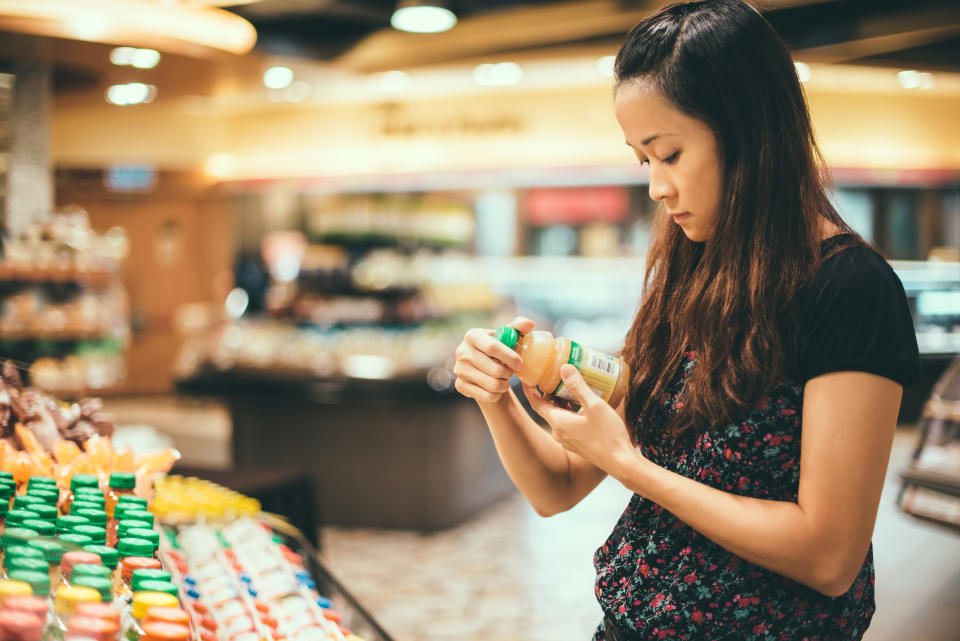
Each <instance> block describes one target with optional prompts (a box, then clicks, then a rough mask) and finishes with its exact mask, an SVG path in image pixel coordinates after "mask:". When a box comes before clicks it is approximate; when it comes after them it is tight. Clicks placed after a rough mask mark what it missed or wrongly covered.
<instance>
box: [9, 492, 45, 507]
mask: <svg viewBox="0 0 960 641" xmlns="http://www.w3.org/2000/svg"><path fill="white" fill-rule="evenodd" d="M46 504H47V501H46V500H45V499H43V498H41V497H39V496H32V495H30V494H26V495H23V496H18V497H17V498H15V499H13V508H14V509H15V510H19V509H25V510H29V509H30V506H32V505H46Z"/></svg>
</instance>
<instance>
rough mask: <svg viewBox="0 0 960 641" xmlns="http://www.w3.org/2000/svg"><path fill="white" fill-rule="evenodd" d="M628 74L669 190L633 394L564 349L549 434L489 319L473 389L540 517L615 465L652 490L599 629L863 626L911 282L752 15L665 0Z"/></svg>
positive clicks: (629, 103) (538, 404)
mask: <svg viewBox="0 0 960 641" xmlns="http://www.w3.org/2000/svg"><path fill="white" fill-rule="evenodd" d="M615 69H616V94H615V111H616V116H617V120H618V122H619V123H620V126H621V128H622V129H623V132H624V135H625V137H626V142H627V144H628V145H629V146H630V147H632V148H633V151H634V152H635V153H636V155H637V158H638V159H639V161H640V162H641V163H643V164H649V168H650V197H651V198H653V199H654V200H657V201H659V202H660V203H661V212H660V214H659V220H658V225H659V227H658V230H657V234H656V237H655V240H654V242H653V246H652V247H651V249H650V252H649V256H648V263H647V273H646V288H645V293H644V296H643V300H642V301H641V305H640V309H639V311H638V313H637V316H636V318H635V320H634V322H633V326H632V327H631V329H630V331H629V334H628V335H627V338H626V342H625V346H624V349H623V352H622V356H623V358H624V359H625V360H626V361H627V363H628V364H629V365H630V367H631V372H632V380H631V384H630V392H629V394H628V396H627V399H626V400H625V402H624V404H623V405H622V406H621V407H620V408H617V409H614V408H612V407H610V406H609V405H607V404H606V403H604V402H603V401H602V400H601V399H600V398H599V397H598V396H597V395H596V394H594V393H593V392H592V391H591V390H590V389H589V388H588V387H587V386H586V383H585V382H584V380H583V378H582V377H581V376H580V375H579V374H578V372H577V370H576V369H575V368H574V367H573V366H570V365H565V366H564V367H563V372H562V375H563V380H564V383H565V384H566V385H567V386H569V387H570V388H571V390H573V392H574V394H575V395H576V397H577V400H578V403H579V404H580V406H581V409H580V410H579V411H577V412H572V411H569V410H567V409H563V408H560V407H558V406H556V405H554V404H552V403H550V402H549V401H548V399H545V398H543V397H542V396H541V395H540V393H539V392H538V391H537V390H535V389H527V388H525V389H524V392H525V394H526V396H527V398H528V399H529V401H530V404H531V406H532V407H533V409H534V410H536V412H537V413H539V414H540V415H541V416H542V417H543V418H544V419H545V420H546V421H547V422H548V423H549V424H550V427H551V428H552V429H551V432H547V431H544V430H542V429H541V428H540V427H538V425H537V424H536V423H535V422H534V421H533V420H532V419H531V418H530V417H529V416H528V415H527V414H526V413H525V412H524V410H523V408H522V406H521V405H520V403H519V401H518V399H517V397H516V396H515V395H514V394H513V392H512V391H511V390H510V387H509V380H510V377H511V375H512V374H513V373H514V372H516V371H519V370H521V369H522V368H523V362H522V359H521V358H520V357H519V356H518V355H517V354H516V353H515V352H513V351H512V350H510V349H508V348H506V347H505V346H504V345H501V344H499V343H498V342H496V341H495V340H494V339H493V338H492V337H491V332H490V330H480V329H477V330H471V331H470V332H468V333H467V335H466V336H465V338H464V341H463V343H462V344H461V346H460V347H459V348H458V350H457V365H456V368H455V373H456V374H457V377H458V381H457V389H458V390H459V391H460V392H461V393H463V394H464V395H466V396H469V397H472V398H474V399H476V401H477V402H478V404H479V405H480V408H481V410H482V411H483V414H484V417H485V418H486V420H487V423H488V424H489V427H490V430H491V433H492V435H493V438H494V441H495V443H496V447H497V450H498V452H499V454H500V457H501V459H502V461H503V463H504V466H505V468H506V470H507V472H508V473H509V474H510V476H511V478H512V479H513V481H514V482H515V484H516V485H517V487H518V488H519V489H520V490H521V492H523V494H524V495H525V496H526V497H527V499H528V500H529V501H530V503H531V505H532V506H533V507H534V508H535V509H536V511H537V512H538V513H539V514H541V515H543V516H549V515H552V514H556V513H558V512H561V511H564V510H568V509H570V508H571V507H573V506H574V505H576V504H577V503H578V502H579V501H580V500H581V499H583V498H584V497H585V496H586V495H587V494H588V493H590V492H591V491H592V490H593V489H594V488H595V487H596V486H597V484H598V483H600V481H601V480H602V479H603V478H604V477H606V476H607V475H610V476H613V477H614V478H616V479H617V480H618V481H620V482H621V483H623V485H624V486H626V487H627V488H629V489H631V490H633V491H634V492H635V494H634V496H633V498H632V500H631V501H630V504H629V506H628V507H627V509H626V510H625V511H624V513H623V516H622V517H621V519H620V521H619V522H618V524H617V526H616V527H615V529H614V531H613V533H612V534H611V535H610V537H609V539H608V540H607V541H606V542H605V543H604V544H603V545H602V546H601V547H600V549H599V550H598V551H597V553H596V555H595V559H594V560H595V565H596V568H597V583H596V593H597V597H598V599H599V601H600V604H601V606H602V608H603V611H604V614H605V619H604V621H603V623H602V624H601V626H600V627H599V629H598V630H597V634H596V636H595V639H597V640H603V639H608V640H609V639H624V640H628V639H629V640H632V639H663V638H675V639H689V640H698V641H699V640H702V639H737V640H743V639H770V640H786V639H791V640H793V639H796V640H797V641H800V640H801V639H809V640H811V641H812V640H814V639H819V640H826V639H844V640H847V639H860V638H861V637H862V635H863V633H864V630H865V629H866V628H867V626H868V624H869V622H870V619H871V616H872V615H873V611H874V597H873V583H874V572H873V555H872V546H871V543H870V539H871V536H872V532H873V526H874V522H875V519H876V514H877V507H878V503H879V500H880V494H881V490H882V488H883V481H884V476H885V473H886V465H887V461H888V458H889V455H890V449H891V445H892V440H893V435H894V430H895V428H896V422H897V413H898V410H899V406H900V399H901V393H902V388H903V386H904V385H906V384H908V383H910V382H911V381H912V380H913V379H914V378H915V377H916V375H917V371H918V367H919V358H918V354H917V344H916V338H915V335H914V332H913V325H912V320H911V316H910V312H909V308H908V306H907V302H906V296H905V294H904V291H903V287H902V285H901V283H900V281H899V279H898V278H897V276H896V275H895V273H894V272H893V271H892V270H891V268H890V267H889V266H888V265H887V263H886V262H885V261H884V260H883V258H882V257H881V256H880V255H879V254H877V253H876V252H875V251H874V250H873V249H871V248H870V247H869V246H868V245H867V244H866V243H865V242H864V241H863V240H862V239H861V238H860V237H859V236H857V235H856V234H855V233H854V232H853V231H852V230H851V229H850V227H849V226H847V225H846V224H845V223H844V222H843V220H842V219H841V218H840V216H839V215H838V214H837V212H836V211H835V209H834V208H833V206H832V205H831V204H830V201H829V199H828V196H827V193H826V189H825V185H824V181H823V179H822V177H821V173H820V170H819V169H818V166H819V165H818V161H819V160H820V156H819V152H818V150H817V147H816V144H815V142H814V138H813V132H812V128H811V125H810V119H809V115H808V113H807V109H806V105H805V103H804V98H803V93H802V90H801V88H800V84H799V82H798V79H797V76H796V72H795V70H794V66H793V63H792V61H791V59H790V55H789V52H788V51H787V49H786V47H785V46H784V44H783V42H782V41H781V40H780V39H779V38H778V36H777V35H776V33H775V32H774V31H773V29H772V28H771V27H770V25H769V24H768V23H767V22H766V21H765V20H764V19H763V17H762V16H761V15H760V14H759V13H758V12H757V11H755V10H754V9H753V8H751V7H750V6H748V5H746V4H743V3H741V2H737V1H735V0H705V1H703V2H690V3H687V4H675V5H670V6H668V7H665V8H663V9H661V10H660V11H658V12H657V13H655V14H653V15H652V16H650V17H649V18H647V19H645V20H643V21H642V22H641V23H640V24H638V25H637V26H636V27H635V28H634V29H633V30H632V31H631V32H630V33H629V35H628V36H627V39H626V41H625V43H624V45H623V47H622V48H621V50H620V53H619V55H618V56H617V61H616V66H615ZM513 326H514V327H515V328H516V329H517V330H519V331H520V332H521V333H525V332H529V331H531V330H532V329H533V323H532V322H531V321H529V320H527V319H522V318H521V319H517V320H516V321H515V322H514V323H513Z"/></svg>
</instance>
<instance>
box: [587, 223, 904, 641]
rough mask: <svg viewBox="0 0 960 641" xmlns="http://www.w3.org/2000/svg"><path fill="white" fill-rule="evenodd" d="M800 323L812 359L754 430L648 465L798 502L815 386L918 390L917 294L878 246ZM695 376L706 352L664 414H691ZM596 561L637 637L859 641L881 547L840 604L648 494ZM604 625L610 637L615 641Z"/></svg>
mask: <svg viewBox="0 0 960 641" xmlns="http://www.w3.org/2000/svg"><path fill="white" fill-rule="evenodd" d="M834 238H835V239H836V240H834V239H828V240H827V241H825V242H824V246H823V249H824V250H825V251H826V250H828V249H830V247H831V244H832V243H834V242H839V241H840V239H837V237H834ZM797 313H798V315H799V319H800V325H799V327H800V330H799V331H800V337H801V341H800V343H799V345H800V348H799V353H800V354H801V355H802V356H800V357H797V358H795V359H793V362H792V365H791V367H789V368H788V371H790V372H791V374H790V376H788V377H786V378H785V380H783V382H782V383H781V384H780V385H778V386H777V387H776V388H775V389H773V390H772V391H771V392H770V394H769V395H768V396H767V397H765V398H764V399H763V400H762V401H761V402H760V403H759V404H758V405H757V407H755V408H754V409H753V410H752V411H751V412H750V413H749V414H748V415H747V416H746V417H745V418H744V419H743V420H741V421H739V422H737V423H732V424H729V425H724V426H721V427H719V428H718V429H715V430H711V431H709V432H708V433H707V434H705V435H702V436H700V437H699V438H698V439H697V440H696V442H695V444H694V445H692V446H687V447H682V446H677V447H674V446H673V445H672V443H670V442H668V441H666V440H665V439H659V440H655V441H654V442H652V443H650V444H645V445H643V446H642V447H641V452H642V453H643V455H644V456H646V457H647V458H648V459H650V460H651V461H652V462H654V463H656V464H657V465H660V466H661V467H664V468H666V469H668V470H671V471H673V472H676V473H678V474H681V475H683V476H686V477H688V478H691V479H695V480H697V481H699V482H701V483H705V484H707V485H709V486H711V487H715V488H718V489H721V490H724V491H726V492H732V493H735V494H739V495H742V496H751V497H755V498H762V499H769V500H778V501H792V502H796V501H797V491H798V487H799V479H800V441H801V432H802V431H801V419H802V415H803V385H802V382H805V381H807V380H809V379H810V378H813V377H815V376H818V375H820V374H823V373H826V372H830V371H850V370H854V371H867V372H872V373H876V374H879V375H883V376H887V377H889V378H892V379H894V380H896V381H897V382H900V383H901V384H909V383H910V382H912V381H913V380H914V379H915V378H916V376H917V374H918V368H919V357H918V355H917V345H916V336H915V334H914V332H913V325H912V320H911V316H910V311H909V307H908V306H907V301H906V296H905V294H904V292H903V286H902V284H901V283H900V280H899V279H898V278H897V276H896V274H895V273H894V272H893V270H892V269H891V268H890V267H889V265H888V264H887V263H886V261H884V260H883V258H882V257H881V256H879V254H877V253H876V252H874V251H873V250H871V249H869V248H867V247H861V246H857V247H850V248H846V249H843V250H841V251H839V252H838V253H836V254H835V255H833V256H831V257H829V258H827V259H826V261H825V262H824V264H823V267H822V269H821V271H820V273H819V274H818V276H817V279H816V280H815V282H814V283H813V285H812V286H811V287H810V288H809V291H808V292H806V293H805V294H804V295H803V296H801V298H800V302H799V304H798V311H797ZM695 366H696V353H695V352H688V353H687V354H686V359H685V365H684V367H683V368H682V370H681V371H680V372H679V373H678V375H677V377H676V378H675V380H674V382H673V384H672V387H671V389H670V391H669V393H668V394H666V395H665V396H664V397H663V398H662V399H661V407H662V409H663V413H662V415H661V416H662V417H663V418H666V417H667V415H668V413H669V412H671V411H673V410H675V409H676V408H677V407H678V406H679V405H681V404H682V402H683V401H682V397H683V388H684V383H685V381H686V379H687V377H688V376H689V374H690V372H691V370H692V369H693V367H695ZM838 427H840V426H838ZM594 564H595V566H596V569H597V583H596V594H597V598H598V600H599V601H600V605H601V607H602V608H603V611H604V614H605V615H606V617H607V619H609V620H610V621H612V622H613V623H614V624H615V625H616V626H617V628H619V629H620V630H621V631H622V632H623V633H624V634H625V635H629V638H631V639H632V638H636V639H675V640H677V641H680V640H684V639H686V640H689V641H706V640H710V639H716V640H719V639H731V640H733V639H736V640H737V641H761V640H762V641H787V640H789V641H827V640H830V641H834V640H836V641H839V640H844V641H848V640H857V639H860V638H861V637H862V636H863V633H864V631H865V630H866V629H867V626H868V625H869V624H870V619H871V617H872V616H873V612H874V610H875V605H874V566H873V546H872V545H871V546H870V549H869V550H868V552H867V555H866V558H865V559H864V561H863V566H862V567H861V569H860V573H859V574H858V575H857V577H856V580H855V581H854V582H853V585H852V586H851V587H850V589H849V591H848V592H847V593H846V594H844V595H842V596H840V597H836V598H832V597H828V596H826V595H824V594H822V593H820V592H817V591H816V590H813V589H811V588H809V587H807V586H804V585H802V584H800V583H797V582H796V581H793V580H792V579H789V578H787V577H785V576H783V575H781V574H778V573H776V572H773V571H771V570H767V569H765V568H763V567H760V566H758V565H754V564H753V563H750V562H748V561H746V560H744V559H743V558H741V557H739V556H737V555H735V554H732V553H730V552H728V551H727V550H726V549H724V548H722V547H720V546H719V545H717V544H716V543H714V542H713V541H711V540H710V539H708V538H706V537H705V536H703V535H701V534H700V533H699V532H697V531H696V530H694V529H693V528H691V527H690V526H689V525H687V524H686V523H684V522H683V521H681V520H679V519H678V518H676V517H675V516H674V515H673V514H671V513H670V512H668V511H666V510H664V509H663V508H661V507H660V506H659V505H657V504H655V503H653V502H652V501H649V500H647V499H645V498H644V497H642V496H640V495H638V494H635V495H634V496H633V497H632V499H631V500H630V504H629V505H628V506H627V509H626V510H625V511H624V513H623V516H622V517H621V518H620V520H619V522H618V523H617V525H616V527H615V528H614V530H613V533H612V534H611V535H610V537H609V538H608V539H607V541H606V542H605V543H604V544H603V545H602V546H601V547H600V549H598V550H597V552H596V554H595V556H594ZM603 627H604V624H601V626H600V627H599V628H598V630H597V633H596V635H595V636H594V639H595V640H596V641H603V639H604V630H603Z"/></svg>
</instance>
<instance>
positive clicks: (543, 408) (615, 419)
mask: <svg viewBox="0 0 960 641" xmlns="http://www.w3.org/2000/svg"><path fill="white" fill-rule="evenodd" d="M560 376H561V378H562V379H563V384H564V386H565V387H566V388H567V389H569V390H570V393H571V394H572V395H573V397H574V400H575V401H576V403H577V404H578V405H580V410H579V411H578V412H572V411H570V410H568V409H564V408H562V407H558V406H557V405H555V404H553V403H551V402H550V401H548V400H547V399H545V398H543V396H542V395H541V394H540V392H539V391H537V388H535V387H527V386H526V385H524V386H523V392H524V394H525V395H526V397H527V400H528V401H530V406H531V407H532V408H533V410H534V411H535V412H536V413H537V414H539V415H540V416H542V417H543V419H544V420H545V421H547V423H549V424H550V427H551V428H552V429H553V438H554V439H555V440H556V441H557V442H558V443H560V445H562V446H563V448H564V449H566V450H567V451H570V452H573V453H574V454H578V455H579V456H582V457H583V458H585V459H587V460H588V461H590V462H591V463H593V464H594V465H596V466H597V467H598V468H600V469H602V470H604V471H605V472H607V473H608V474H610V475H611V476H616V474H615V473H614V470H616V469H617V467H618V466H619V465H620V464H622V463H623V462H624V461H626V460H628V459H629V458H630V457H632V456H636V454H635V451H634V448H633V444H632V443H631V442H630V437H629V435H628V434H627V427H626V424H625V423H624V422H623V419H622V418H621V417H620V415H619V414H618V413H617V411H616V410H615V409H613V408H612V407H610V404H609V403H607V402H606V401H604V400H603V399H602V398H601V397H600V396H599V395H597V394H596V393H595V392H594V391H593V390H592V389H590V388H589V387H588V386H587V382H586V381H585V380H583V376H582V375H581V374H580V372H579V371H577V368H576V367H574V366H573V365H569V364H568V365H564V366H563V367H561V368H560Z"/></svg>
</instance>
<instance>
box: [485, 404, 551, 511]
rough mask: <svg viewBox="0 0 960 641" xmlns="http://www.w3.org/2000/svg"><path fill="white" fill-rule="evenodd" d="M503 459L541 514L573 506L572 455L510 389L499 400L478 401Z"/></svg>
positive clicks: (510, 472)
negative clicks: (537, 420)
mask: <svg viewBox="0 0 960 641" xmlns="http://www.w3.org/2000/svg"><path fill="white" fill-rule="evenodd" d="M478 405H479V406H480V411H481V412H483V417H484V418H485V419H486V421H487V425H488V426H489V428H490V434H491V435H492V436H493V442H494V445H495V446H496V448H497V453H498V454H499V455H500V460H501V461H502V462H503V466H504V468H505V469H506V471H507V474H508V475H509V476H510V478H511V480H513V483H514V484H515V485H516V486H517V488H518V489H519V490H520V492H521V493H523V495H524V496H525V497H526V498H527V500H528V501H529V502H530V505H531V506H533V508H534V509H535V510H536V511H537V513H538V514H540V515H542V516H549V515H551V514H555V513H557V512H560V511H563V510H566V509H568V508H569V507H570V505H569V501H570V497H569V496H568V494H569V490H570V459H569V456H568V453H567V452H566V450H564V449H563V447H561V446H560V444H559V443H557V442H556V441H555V440H554V439H553V437H552V436H550V433H549V432H547V431H546V430H544V429H543V428H542V427H540V426H539V425H538V424H537V423H536V422H535V421H534V420H533V419H532V418H530V416H529V415H528V414H527V412H526V410H525V409H524V408H523V406H522V405H521V404H520V401H519V400H517V397H516V396H515V395H514V392H513V390H509V391H508V392H507V393H505V394H504V395H503V396H501V397H500V400H499V401H497V402H496V403H478Z"/></svg>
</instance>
